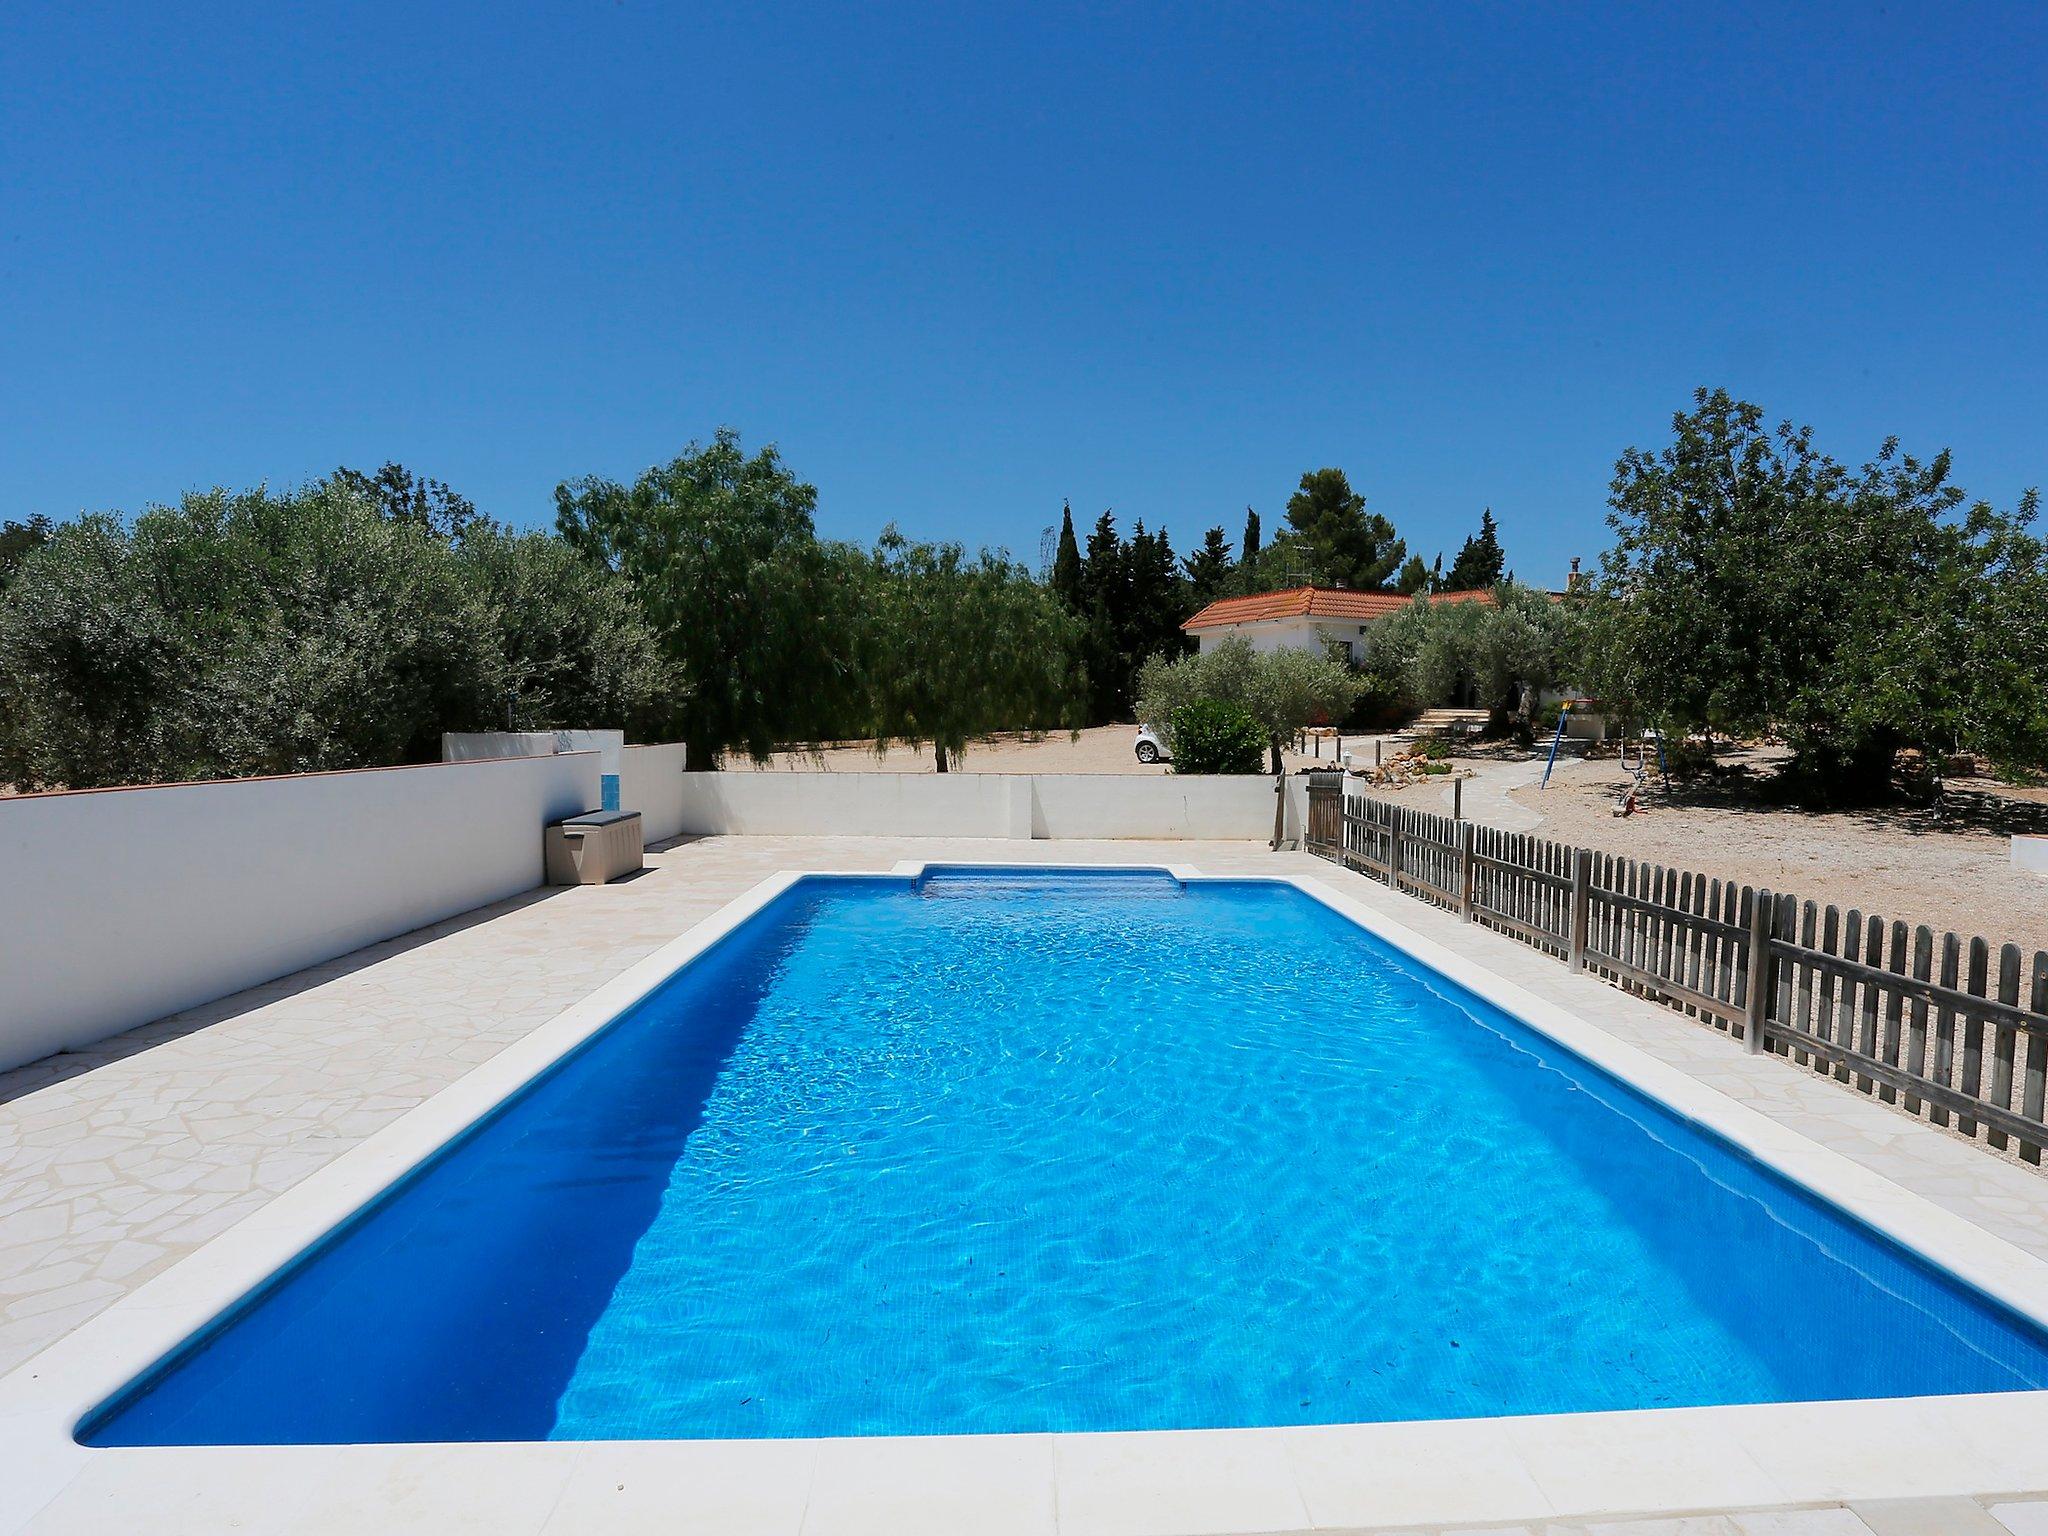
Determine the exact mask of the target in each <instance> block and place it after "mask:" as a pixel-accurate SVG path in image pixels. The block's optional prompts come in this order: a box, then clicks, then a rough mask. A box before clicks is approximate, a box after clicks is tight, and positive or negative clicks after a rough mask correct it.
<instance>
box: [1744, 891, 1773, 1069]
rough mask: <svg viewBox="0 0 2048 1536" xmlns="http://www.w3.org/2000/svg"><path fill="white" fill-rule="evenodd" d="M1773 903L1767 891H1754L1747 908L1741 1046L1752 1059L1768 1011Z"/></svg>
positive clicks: (1758, 1047) (1759, 1046)
mask: <svg viewBox="0 0 2048 1536" xmlns="http://www.w3.org/2000/svg"><path fill="white" fill-rule="evenodd" d="M1776 907H1777V904H1776V902H1775V901H1774V900H1773V899H1772V897H1771V893H1770V892H1769V891H1758V892H1757V893H1756V901H1755V903H1754V904H1753V905H1752V906H1751V907H1750V909H1749V957H1748V960H1747V962H1746V964H1745V966H1744V976H1743V985H1744V987H1745V988H1747V991H1746V992H1745V993H1744V995H1743V1002H1744V1003H1745V1004H1746V1010H1745V1012H1744V1013H1743V1016H1742V1043H1743V1046H1744V1048H1745V1049H1747V1050H1748V1052H1749V1054H1750V1055H1752V1056H1755V1055H1759V1054H1761V1052H1762V1051H1763V1048H1764V1019H1765V1017H1766V1016H1767V1015H1768V1014H1769V1013H1770V1011H1771V914H1772V912H1774V911H1775V910H1776Z"/></svg>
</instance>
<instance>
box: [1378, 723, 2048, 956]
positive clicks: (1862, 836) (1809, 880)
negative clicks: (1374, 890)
mask: <svg viewBox="0 0 2048 1536" xmlns="http://www.w3.org/2000/svg"><path fill="white" fill-rule="evenodd" d="M1528 761H1529V758H1528V755H1527V754H1521V753H1518V754H1514V755H1513V756H1512V757H1509V758H1484V757H1481V758H1478V759H1464V758H1461V759H1459V765H1460V766H1461V767H1471V768H1473V769H1474V770H1475V771H1476V772H1477V773H1479V774H1480V775H1481V776H1482V777H1485V776H1493V775H1499V774H1503V773H1509V772H1517V771H1519V772H1520V773H1526V772H1527V769H1526V766H1524V765H1526V764H1527V762H1528ZM1770 761H1771V759H1770V756H1769V755H1768V754H1766V753H1761V752H1759V753H1753V754H1749V755H1747V757H1742V756H1738V757H1736V758H1733V759H1731V760H1729V764H1728V765H1729V766H1733V765H1735V764H1742V765H1745V766H1747V767H1748V769H1749V770H1750V772H1749V773H1748V774H1747V775H1742V776H1730V777H1725V778H1719V779H1715V780H1709V781H1705V782H1702V783H1701V784H1699V785H1697V786H1686V785H1676V786H1674V789H1673V791H1672V792H1671V793H1670V794H1668V795H1667V794H1666V793H1665V792H1664V791H1663V790H1662V789H1661V787H1659V786H1658V784H1657V781H1656V778H1655V776H1654V775H1652V778H1651V781H1650V787H1649V789H1648V791H1647V792H1646V793H1645V794H1644V795H1643V796H1642V797H1641V801H1640V804H1641V809H1639V810H1638V811H1637V812H1636V814H1635V815H1633V816H1629V817H1625V818H1624V817H1617V816H1615V815H1614V814H1613V807H1614V805H1615V803H1616V802H1617V801H1619V800H1620V799H1621V797H1622V795H1623V794H1625V793H1626V792H1627V789H1628V786H1629V783H1630V782H1631V778H1632V775H1630V774H1629V773H1628V772H1627V771H1626V770H1625V769H1623V768H1622V767H1621V765H1620V764H1619V763H1617V762H1615V761H1614V760H1612V759H1607V760H1604V761H1592V762H1587V761H1566V762H1561V763H1560V764H1559V765H1558V769H1557V772H1556V774H1555V775H1554V776H1553V777H1552V779H1551V781H1550V787H1549V788H1548V789H1537V788H1535V787H1533V786H1529V787H1519V788H1511V789H1509V790H1508V791H1507V796H1506V798H1507V801H1508V803H1510V804H1511V805H1514V806H1517V807H1520V808H1522V809H1524V810H1526V811H1528V812H1531V813H1534V814H1536V815H1540V816H1541V817H1542V818H1543V820H1542V822H1541V823H1540V824H1539V825H1537V826H1536V827H1535V828H1534V833H1535V835H1536V836H1538V837H1545V838H1551V839H1554V840H1556V841H1559V842H1565V843H1573V844H1577V845H1578V846H1580V847H1586V848H1595V849H1599V850H1600V851H1602V852H1605V853H1614V854H1626V855H1628V856H1629V857H1631V858H1637V859H1647V860H1650V861H1651V862H1652V863H1657V864H1663V865H1667V866H1675V867H1678V868H1682V869H1690V870H1695V871H1697V872H1699V873H1702V874H1706V875H1709V876H1718V877H1720V878H1722V879H1729V878H1733V879H1735V880H1737V881H1739V882H1741V883H1743V884H1745V885H1767V886H1769V887H1770V888H1771V889H1772V890H1775V891H1789V892H1791V893H1792V894H1794V895H1796V896H1799V897H1801V898H1802V899H1806V900H1811V901H1816V902H1819V903H1821V904H1822V905H1823V906H1826V905H1830V904H1832V905H1834V906H1838V907H1841V908H1843V909H1845V910H1846V909H1848V908H1850V907H1855V908H1858V909H1860V910H1861V911H1863V912H1864V913H1866V914H1868V913H1871V912H1876V913H1878V914H1880V915H1881V916H1883V917H1884V918H1885V919H1886V920H1887V921H1891V920H1898V921H1902V922H1905V923H1906V924H1908V925H1913V924H1917V923H1926V924H1927V925H1928V926H1929V927H1931V928H1932V929H1934V931H1935V932H1936V933H1941V932H1943V931H1944V930H1953V931H1955V932H1956V933H1959V934H1962V935H1964V936H1965V937H1968V936H1972V935H1979V934H1981V935H1982V936H1983V937H1984V938H1986V939H1988V940H1990V941H1991V942H1992V943H1993V944H1994V945H1996V944H2001V943H2015V944H2019V945H2020V946H2021V947H2022V948H2023V949H2025V950H2026V951H2027V952H2028V953H2029V954H2031V953H2032V951H2034V950H2036V949H2048V878H2043V877H2041V876H2038V875H2029V874H2023V873H2021V872H2019V871H2018V870H2015V869H2014V868H2013V867H2012V862H2011V845H2010V841H2009V839H2010V836H2011V834H2012V833H2014V832H2027V831H2034V832H2048V794H2044V792H2043V791H2041V790H2038V789H2035V790H2015V789H2009V788H2006V787H2003V786H1998V785H1993V784H1989V783H1986V782H1982V781H1956V782H1953V783H1952V784H1951V785H1950V788H1949V793H1948V794H1947V796H1946V797H1945V803H1944V805H1943V807H1942V808H1941V809H1940V810H1938V811H1935V810H1914V809H1908V808H1903V807H1902V808H1891V809H1883V810H1870V811H1835V812H1815V811H1801V810H1792V809H1786V808H1784V807H1781V806H1776V805H1772V804H1768V803H1765V802H1764V801H1762V800H1761V798H1760V797H1759V796H1758V795H1757V794H1756V791H1755V774H1756V773H1757V772H1758V771H1760V770H1763V769H1766V768H1768V767H1769V765H1770ZM1466 792H1467V794H1468V796H1471V795H1472V791H1471V787H1470V786H1469V785H1468V787H1467V791H1466ZM1444 793H1445V791H1444V789H1443V787H1442V786H1441V785H1440V784H1439V785H1428V786H1422V785H1416V786H1412V787H1410V788H1407V789H1404V790H1401V791H1398V792H1396V793H1395V794H1394V795H1393V796H1391V798H1394V799H1398V800H1401V801H1403V802H1404V803H1409V804H1415V805H1422V806H1427V807H1428V808H1429V809H1431V810H1439V809H1441V808H1442V805H1443V799H1444ZM1473 799H1475V800H1477V799H1478V797H1476V796H1474V797H1473ZM1475 819H1484V813H1483V810H1482V811H1481V812H1479V813H1478V814H1477V815H1476V816H1475Z"/></svg>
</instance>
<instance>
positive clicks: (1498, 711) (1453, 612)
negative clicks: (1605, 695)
mask: <svg viewBox="0 0 2048 1536" xmlns="http://www.w3.org/2000/svg"><path fill="white" fill-rule="evenodd" d="M1581 613H1582V610H1581V608H1580V606H1579V605H1578V604H1576V603H1572V602H1563V603H1560V602H1557V601H1554V600H1553V599H1552V598H1551V596H1550V594H1549V593H1547V592H1541V591H1538V590H1536V589H1534V588H1532V587H1525V586H1521V585H1519V584H1516V583H1512V582H1510V583H1505V584H1503V585H1501V586H1499V587H1496V588H1494V589H1493V591H1492V592H1491V593H1490V594H1488V597H1487V600H1485V601H1480V600H1477V599H1465V600H1462V601H1457V602H1446V601H1444V600H1443V599H1442V598H1438V599H1437V600H1435V601H1433V602H1432V601H1431V600H1429V599H1428V598H1426V597H1418V598H1416V600H1415V601H1414V602H1412V603H1410V604H1409V605H1408V606H1407V607H1406V608H1404V609H1402V610H1401V611H1400V612H1399V613H1396V614H1390V615H1389V616H1388V617H1386V618H1384V619H1379V620H1376V621H1375V622H1373V623H1372V624H1370V625H1368V626H1367V627H1366V633H1365V640H1364V651H1365V655H1364V661H1363V666H1364V669H1365V673H1366V675H1367V677H1368V678H1369V679H1370V686H1372V687H1373V688H1374V689H1375V691H1378V692H1380V693H1382V694H1384V695H1386V696H1388V697H1391V698H1395V699H1400V700H1403V701H1406V702H1407V703H1408V704H1409V705H1410V706H1411V707H1421V708H1428V707H1434V706H1437V705H1443V704H1448V703H1450V702H1451V701H1452V700H1453V699H1455V698H1457V697H1458V696H1459V694H1460V692H1461V691H1463V690H1464V689H1466V688H1467V687H1469V688H1470V689H1471V691H1472V694H1473V696H1474V697H1475V698H1477V699H1478V700H1479V701H1480V703H1481V704H1482V705H1483V706H1484V707H1485V708H1487V709H1488V710H1490V711H1492V712H1493V714H1494V715H1495V716H1496V719H1498V718H1500V717H1503V716H1505V715H1507V714H1508V713H1511V712H1513V711H1514V710H1515V709H1516V708H1517V707H1518V706H1519V703H1520V696H1521V693H1522V690H1523V689H1525V688H1527V689H1542V688H1547V687H1550V686H1553V685H1554V684H1557V683H1561V682H1565V681H1568V680H1570V679H1571V676H1572V674H1573V673H1574V672H1575V671H1576V670H1577V668H1578V667H1579V665H1580V662H1581V658H1582V655H1583V650H1584V642H1583V637H1582V631H1583V621H1582V617H1581Z"/></svg>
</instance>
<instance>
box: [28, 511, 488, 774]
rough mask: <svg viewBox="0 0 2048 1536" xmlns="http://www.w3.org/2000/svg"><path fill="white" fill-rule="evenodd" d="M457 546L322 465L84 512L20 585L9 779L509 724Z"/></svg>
mask: <svg viewBox="0 0 2048 1536" xmlns="http://www.w3.org/2000/svg"><path fill="white" fill-rule="evenodd" d="M498 675H499V667H498V655H497V649H496V645H495V639H494V635H493V632H492V622H491V617H490V614H489V611H488V609H487V607H486V605H485V604H484V603H483V601H482V600H481V599H480V597H479V596H478V594H477V593H476V592H475V591H474V590H473V588H472V587H471V586H470V585H469V584H468V583H467V582H466V581H465V580H464V578H463V574H462V572H461V571H460V570H459V569H458V567H457V564H456V561H455V557H454V555H453V554H452V553H451V551H450V550H449V548H448V546H447V545H446V544H445V543H443V542H442V541H440V540H437V539H435V538H434V537H432V536H431V535H430V534H429V533H427V532H426V531H425V530H423V529H421V528H419V527H417V526H415V525H411V524H407V523H398V522H392V521H389V520H387V519H386V518H384V517H382V516H381V515H379V513H378V511H377V510H376V509H375V508H374V507H373V506H371V505H370V504H369V503H368V502H367V501H365V500H364V499H363V498H362V497H361V496H360V495H358V494H357V493H356V492H354V491H352V490H350V489H348V488H346V487H341V486H336V485H333V484H326V483H323V484H319V485H315V486H311V487H308V488H305V489H303V490H299V491H291V492H284V493H277V492H272V491H269V490H267V489H262V488H259V489H257V490H254V491H248V492H240V493H231V492H227V491H219V490H216V491H210V492H206V493H203V494H195V495H190V496H187V497H185V498H184V500H183V501H182V503H181V504H180V505H178V506H176V507H153V508H151V509H149V510H148V511H146V512H144V513H143V514H142V515H141V516H139V517H137V518H136V519H135V520H134V521H133V523H132V524H130V523H126V522H124V521H122V520H121V519H120V518H117V517H112V516H107V515H96V516H91V517H86V518H83V519H80V520H79V521H78V522H75V523H71V524H67V525H64V526H63V527H60V528H59V529H57V530H56V532H55V533H54V534H53V535H52V536H51V538H50V539H49V540H48V542H47V543H45V544H44V545H43V546H42V547H41V548H39V549H37V550H36V551H35V552H34V553H33V554H31V555H30V556H29V557H28V558H27V559H26V560H24V561H23V563H22V565H21V567H20V569H19V570H18V571H17V573H16V575H15V578H14V580H13V581H12V582H11V583H10V584H9V586H8V589H7V592H6V595H5V597H4V599H0V696H4V707H0V721H4V728H0V729H4V736H0V777H4V778H6V779H8V780H10V781H11V782H13V783H15V784H17V785H21V786H24V787H31V786H66V787H73V788H80V787H88V786H93V785H103V784H123V783H141V782H151V781H160V780H166V779H184V778H195V777H215V776H234V775H243V774H257V773H286V772H295V771H301V770H308V769H321V768H347V767H360V766H365V765H370V764H379V763H392V762H404V761H410V760H418V759H422V758H430V757H436V756H438V755H439V750H440V733H441V731H443V730H445V729H450V728H459V727H462V726H466V725H471V724H475V723H483V722H487V721H488V718H489V714H490V707H491V703H492V700H493V697H494V693H495V688H496V683H497V680H498Z"/></svg>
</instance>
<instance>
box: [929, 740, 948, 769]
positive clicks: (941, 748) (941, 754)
mask: <svg viewBox="0 0 2048 1536" xmlns="http://www.w3.org/2000/svg"><path fill="white" fill-rule="evenodd" d="M932 758H933V760H934V761H935V762H937V763H938V765H939V772H941V773H944V772H946V744H945V743H944V742H943V741H935V742H933V743H932Z"/></svg>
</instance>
